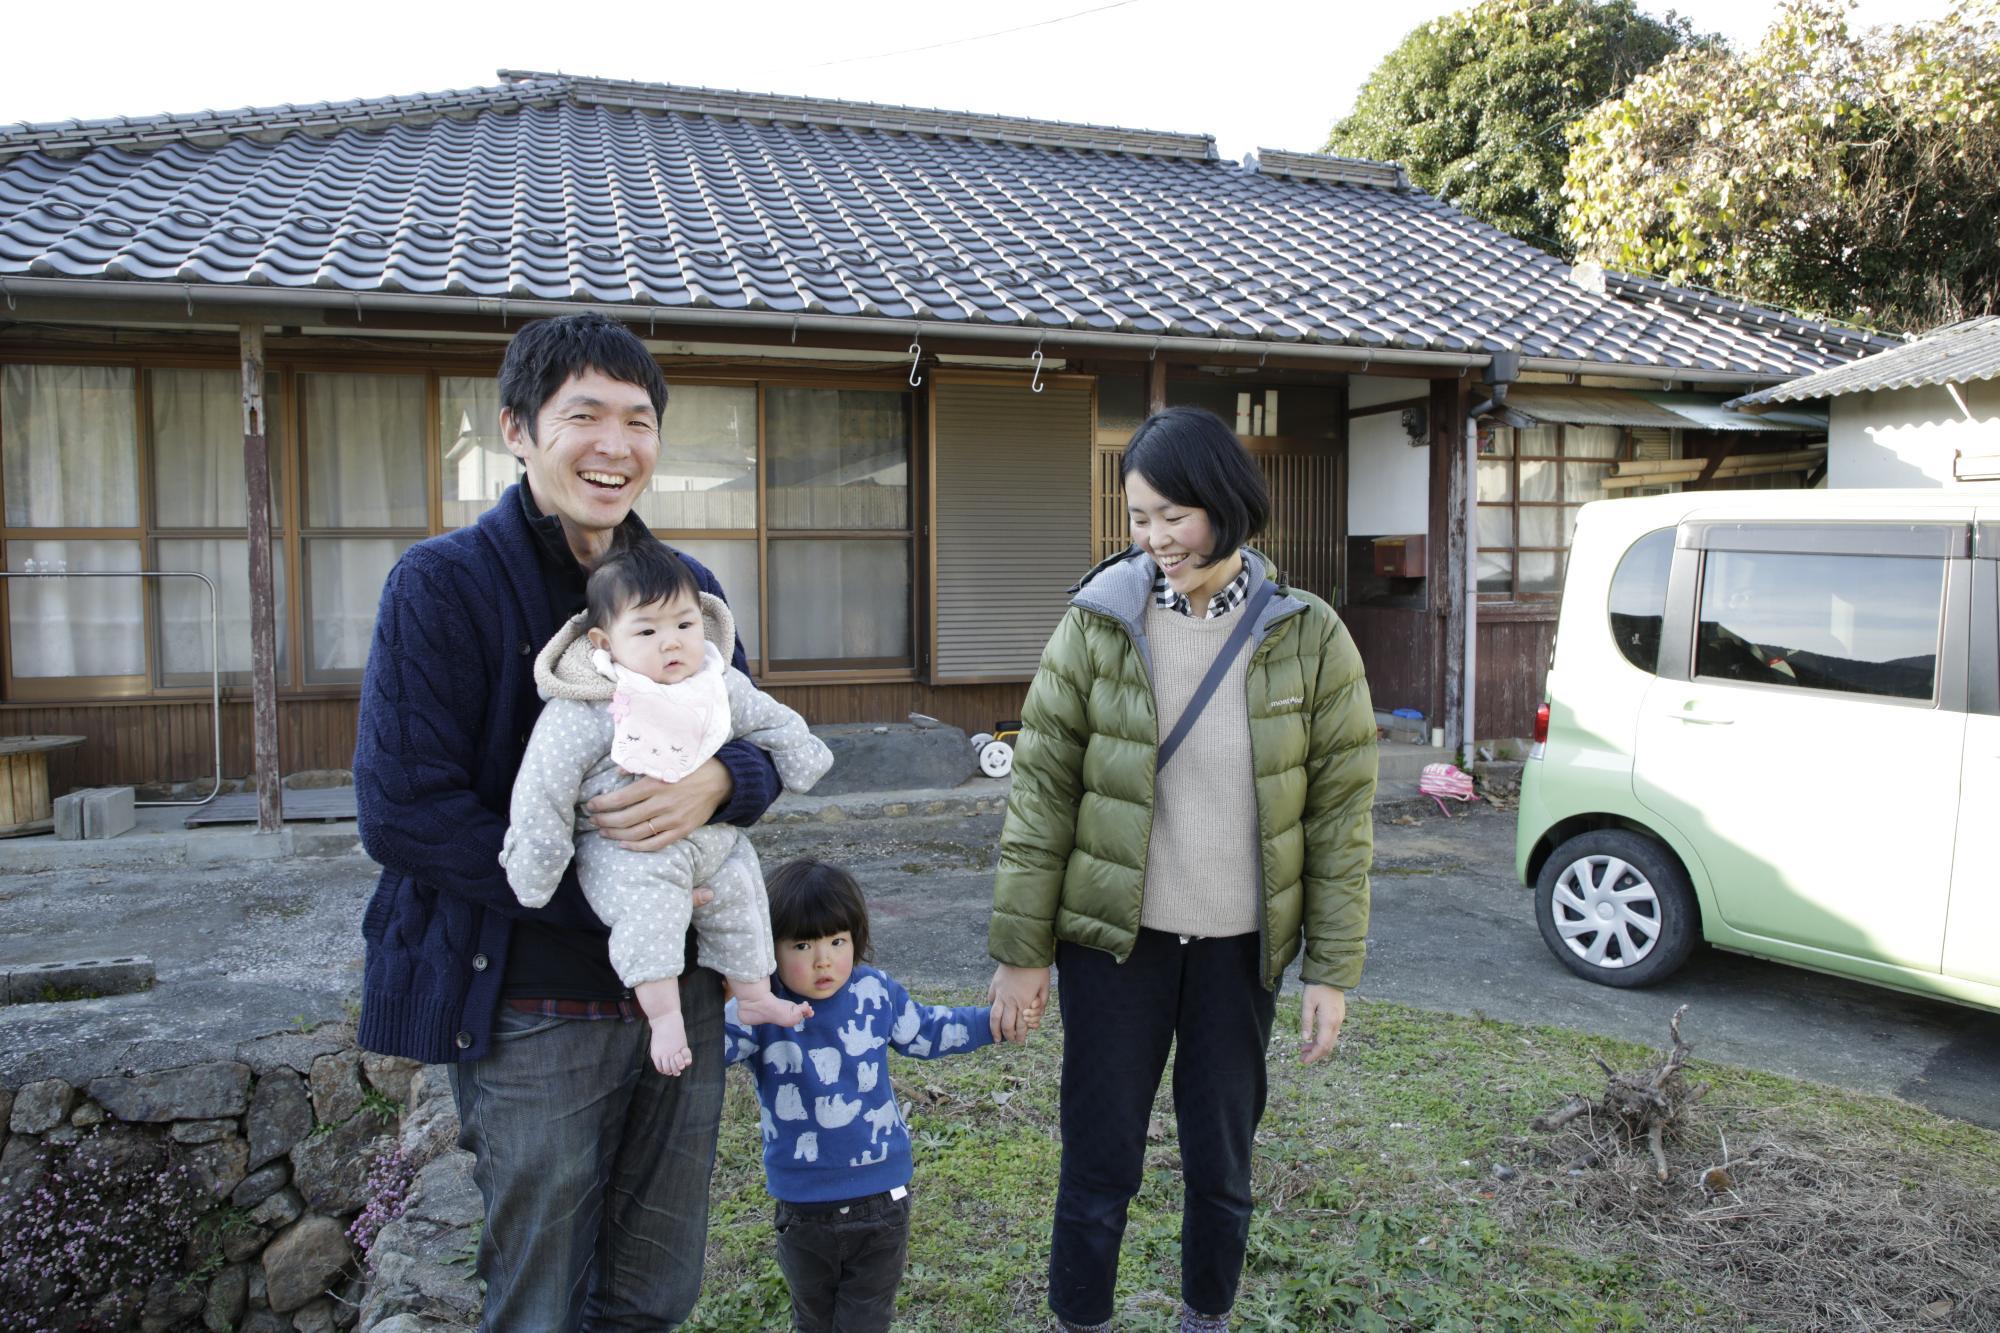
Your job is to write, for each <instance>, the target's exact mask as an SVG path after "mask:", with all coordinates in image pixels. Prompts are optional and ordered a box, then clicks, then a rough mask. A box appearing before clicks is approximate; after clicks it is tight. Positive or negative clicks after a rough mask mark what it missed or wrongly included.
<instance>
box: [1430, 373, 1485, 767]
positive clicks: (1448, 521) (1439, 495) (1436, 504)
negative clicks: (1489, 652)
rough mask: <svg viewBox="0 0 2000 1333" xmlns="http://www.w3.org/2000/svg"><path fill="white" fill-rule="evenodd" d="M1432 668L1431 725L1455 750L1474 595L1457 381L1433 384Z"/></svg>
mask: <svg viewBox="0 0 2000 1333" xmlns="http://www.w3.org/2000/svg"><path fill="white" fill-rule="evenodd" d="M1430 427H1431V475H1430V481H1431V511H1430V512H1431V540H1430V578H1431V596H1430V603H1431V613H1432V614H1431V636H1432V638H1431V662H1432V664H1433V666H1434V668H1435V670H1436V672H1437V674H1436V675H1434V676H1433V677H1432V678H1431V679H1432V680H1433V681H1434V682H1436V688H1435V689H1434V690H1433V691H1432V697H1433V698H1434V699H1435V700H1436V702H1437V705H1438V706H1439V709H1440V714H1441V716H1440V715H1434V716H1433V718H1432V722H1431V725H1432V726H1434V727H1435V726H1438V725H1440V723H1441V724H1442V726H1443V728H1444V744H1445V748H1446V749H1447V750H1449V749H1453V748H1455V747H1456V746H1458V744H1459V743H1460V742H1461V740H1462V739H1463V733H1464V730H1465V691H1466V687H1467V681H1466V679H1465V607H1466V599H1467V598H1469V597H1472V596H1474V595H1475V593H1474V590H1473V589H1472V588H1470V587H1468V586H1467V579H1466V575H1465V562H1466V540H1467V527H1466V525H1467V524H1468V523H1469V522H1470V521H1471V501H1472V497H1471V496H1470V495H1468V494H1467V493H1466V485H1465V447H1466V446H1465V397H1464V394H1463V392H1462V385H1461V383H1460V382H1459V381H1458V380H1455V379H1436V380H1432V381H1431V392H1430Z"/></svg>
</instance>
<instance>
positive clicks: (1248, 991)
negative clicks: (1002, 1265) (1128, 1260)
mask: <svg viewBox="0 0 2000 1333" xmlns="http://www.w3.org/2000/svg"><path fill="white" fill-rule="evenodd" d="M1258 964H1259V958H1258V940H1257V936H1255V935H1238V936H1233V937H1231V938H1228V939H1208V940H1203V939H1196V940H1190V941H1188V942H1187V943H1185V944H1183V943H1181V941H1180V939H1179V938H1178V937H1177V936H1174V935H1168V934H1164V933H1162V932H1160V931H1157V930H1141V931H1140V932H1139V941H1138V944H1137V945H1136V946H1135V947H1134V948H1133V950H1132V956H1131V957H1130V958H1128V959H1127V960H1126V961H1125V962H1123V963H1120V962H1119V961H1118V960H1117V959H1115V958H1113V957H1112V956H1111V955H1110V954H1108V953H1106V952H1104V951H1103V950H1101V949H1087V948H1085V947H1083V946H1082V945H1080V944H1069V943H1059V944H1057V945H1056V976H1057V985H1056V998H1057V1000H1058V1002H1059V1003H1060V1004H1061V1006H1062V1021H1063V1070H1062V1107H1061V1112H1060V1116H1061V1121H1062V1172H1061V1177H1060V1183H1059V1184H1058V1186H1057V1189H1056V1216H1055V1231H1054V1236H1053V1240H1052V1243H1051V1245H1050V1249H1049V1308H1050V1309H1051V1310H1053V1311H1055V1313H1056V1314H1057V1316H1059V1317H1060V1318H1062V1319H1065V1320H1067V1321H1069V1322H1070V1323H1072V1324H1083V1325H1090V1324H1101V1323H1103V1322H1104V1321H1105V1320H1107V1319H1109V1318H1111V1315H1112V1288H1113V1284H1114V1282H1115V1281H1116V1279H1117V1277H1118V1250H1119V1246H1120V1244H1121V1243H1122V1242H1123V1240H1124V1237H1125V1211H1126V1205H1128V1204H1129V1203H1130V1202H1131V1201H1132V1196H1133V1195H1134V1194H1137V1193H1138V1192H1139V1186H1140V1183H1141V1182H1142V1180H1143V1177H1144V1172H1145V1165H1146V1122H1147V1119H1148V1118H1149V1116H1150V1115H1151V1113H1152V1109H1153V1096H1154V1094H1155V1093H1156V1092H1157V1091H1158V1090H1159V1086H1160V1075H1161V1073H1162V1072H1163V1071H1164V1070H1165V1069H1166V1064H1167V1052H1168V1049H1169V1048H1170V1047H1171V1048H1172V1050H1173V1059H1174V1118H1175V1120H1176V1122H1177V1123H1178V1125H1179V1129H1180V1157H1181V1178H1182V1185H1183V1196H1182V1203H1181V1299H1182V1300H1183V1301H1185V1302H1186V1303H1187V1305H1188V1307H1189V1308H1190V1309H1192V1310H1194V1311H1195V1312H1197V1313H1199V1314H1205V1315H1221V1314H1227V1313H1228V1312H1229V1308H1230V1307H1231V1306H1232V1305H1234V1304H1235V1303H1236V1284H1237V1280H1238V1279H1239V1278H1240V1277H1241V1276H1242V1272H1243V1254H1244V1249H1245V1246H1246V1244H1247V1242H1248V1240H1249V1236H1250V1145H1251V1140H1252V1139H1253V1138H1254V1137H1255V1135H1256V1132H1257V1122H1258V1121H1259V1120H1261V1119H1262V1118H1263V1116H1264V1094H1265V1073H1264V1056H1265V1051H1266V1049H1267V1048H1268V1047H1269V1046H1270V1043H1271V1021H1272V1017H1273V1013H1274V1010H1275V1007H1276V997H1274V996H1273V995H1272V994H1271V992H1270V991H1268V990H1265V989H1264V984H1263V981H1262V979H1261V977H1260V974H1259V967H1258Z"/></svg>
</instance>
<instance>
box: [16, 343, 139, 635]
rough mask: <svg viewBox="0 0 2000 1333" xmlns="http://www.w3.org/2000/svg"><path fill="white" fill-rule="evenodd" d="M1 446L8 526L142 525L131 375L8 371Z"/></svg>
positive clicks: (90, 370) (107, 370) (64, 369)
mask: <svg viewBox="0 0 2000 1333" xmlns="http://www.w3.org/2000/svg"><path fill="white" fill-rule="evenodd" d="M0 446H3V447H0V482H4V485H5V486H6V490H7V524H8V526H10V527H17V528H133V527H137V526H138V525H139V414H138V412H137V410H136V409H135V407H134V403H133V379H132V372H131V371H130V370H121V369H117V368H115V367H111V366H7V367H5V368H4V371H0ZM88 581H89V582H93V583H106V584H108V583H111V582H112V581H113V580H110V579H93V580H88ZM118 581H119V582H123V580H118ZM136 586H137V582H136V580H135V581H134V587H136ZM15 674H17V675H18V674H20V673H19V672H18V671H17V672H16V673H15ZM55 674H57V675H61V674H64V673H62V672H57V673H55Z"/></svg>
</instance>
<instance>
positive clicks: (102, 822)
mask: <svg viewBox="0 0 2000 1333" xmlns="http://www.w3.org/2000/svg"><path fill="white" fill-rule="evenodd" d="M132 800H133V796H132V789H131V788H130V787H95V788H92V789H91V790H90V791H87V792H85V793H84V796H83V836H84V837H86V838H115V837H117V836H118V835H119V834H121V833H130V832H131V831H132V830H133V829H134V828H136V827H137V826H138V823H139V814H138V811H136V810H134V809H133V807H132Z"/></svg>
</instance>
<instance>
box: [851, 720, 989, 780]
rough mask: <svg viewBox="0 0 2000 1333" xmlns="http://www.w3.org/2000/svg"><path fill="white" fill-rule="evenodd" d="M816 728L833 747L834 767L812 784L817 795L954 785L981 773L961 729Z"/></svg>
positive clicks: (900, 726) (903, 726)
mask: <svg viewBox="0 0 2000 1333" xmlns="http://www.w3.org/2000/svg"><path fill="white" fill-rule="evenodd" d="M812 731H813V735H815V736H817V737H819V738H820V739H821V740H823V741H825V742H826V747H827V748H828V749H829V750H831V751H833V767H832V768H831V769H830V770H828V772H827V774H826V776H825V777H823V778H821V779H820V780H819V781H818V782H817V783H816V784H814V786H813V790H812V794H813V795H814V796H844V795H847V794H849V793H851V792H873V791H894V790H898V789H902V788H910V787H956V786H957V785H958V784H959V783H961V782H964V781H965V780H966V779H968V778H970V777H972V776H974V775H975V774H976V773H978V771H979V756H978V755H976V754H974V753H973V752H972V746H971V744H970V741H969V738H968V737H967V736H966V734H965V733H964V732H963V731H960V730H959V729H958V728H957V727H950V726H938V727H914V726H911V725H910V724H909V723H907V722H897V723H892V724H890V725H889V726H887V727H883V726H881V725H880V724H870V723H845V724H838V725H833V726H821V727H814V728H813V729H812Z"/></svg>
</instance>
